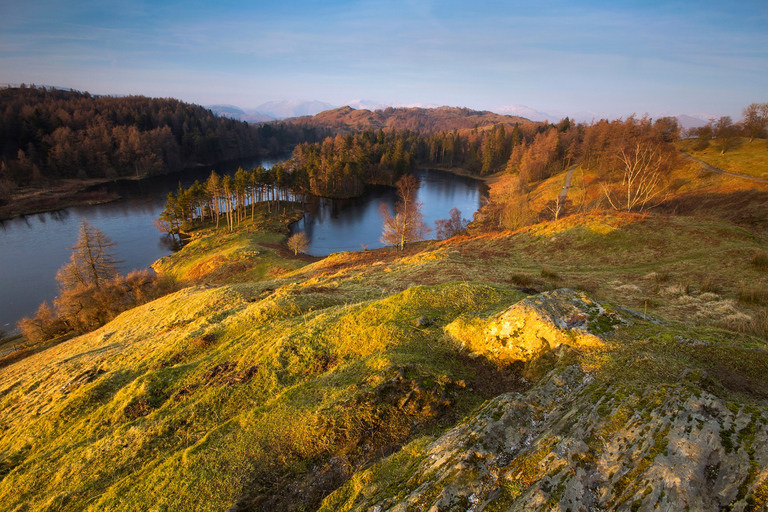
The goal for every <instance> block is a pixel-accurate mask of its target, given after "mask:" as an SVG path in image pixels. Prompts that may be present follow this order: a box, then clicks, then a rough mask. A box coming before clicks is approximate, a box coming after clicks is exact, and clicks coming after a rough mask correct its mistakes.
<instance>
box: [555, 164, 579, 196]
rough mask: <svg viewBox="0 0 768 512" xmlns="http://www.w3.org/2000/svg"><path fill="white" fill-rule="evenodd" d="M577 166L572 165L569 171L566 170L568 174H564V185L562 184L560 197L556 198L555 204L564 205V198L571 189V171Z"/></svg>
mask: <svg viewBox="0 0 768 512" xmlns="http://www.w3.org/2000/svg"><path fill="white" fill-rule="evenodd" d="M576 167H578V165H572V166H571V167H570V169H568V172H566V173H565V183H564V184H563V188H562V190H560V195H559V196H557V202H558V204H560V205H563V204H565V198H566V197H567V196H568V190H569V189H570V188H571V176H573V170H574V169H576Z"/></svg>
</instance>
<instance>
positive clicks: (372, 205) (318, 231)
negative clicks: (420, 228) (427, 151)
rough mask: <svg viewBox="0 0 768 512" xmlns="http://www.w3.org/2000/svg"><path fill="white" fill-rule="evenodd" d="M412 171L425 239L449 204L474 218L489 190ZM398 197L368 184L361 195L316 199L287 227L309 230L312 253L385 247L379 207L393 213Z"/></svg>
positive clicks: (452, 177) (476, 183)
mask: <svg viewBox="0 0 768 512" xmlns="http://www.w3.org/2000/svg"><path fill="white" fill-rule="evenodd" d="M414 174H415V176H416V177H417V178H419V182H420V183H421V185H420V187H419V193H418V196H417V200H418V201H420V202H422V203H423V207H422V210H421V211H422V213H423V214H424V221H425V222H426V223H427V226H429V227H430V228H431V229H432V232H431V234H430V237H429V238H434V236H435V221H436V220H440V219H447V218H448V216H449V212H450V211H451V208H454V207H456V208H458V209H459V210H460V211H461V213H462V217H465V218H467V219H469V220H472V215H473V214H474V213H475V212H476V211H477V210H478V208H480V206H481V202H482V201H483V199H484V198H485V197H487V195H488V193H487V187H486V185H485V183H483V182H482V181H479V180H476V179H472V178H468V177H465V176H457V175H455V174H451V173H448V172H445V171H437V170H431V169H419V170H417V171H415V172H414ZM396 202H397V191H396V190H395V189H394V188H392V187H368V190H367V193H366V194H365V195H364V196H362V197H357V198H353V199H326V198H316V199H315V200H314V201H313V202H312V203H310V204H309V206H308V211H307V213H306V215H304V218H303V219H302V220H300V221H299V222H297V223H295V224H294V225H293V226H291V233H296V232H297V231H304V232H305V233H306V234H307V237H308V238H309V241H310V243H309V249H308V250H307V253H308V254H312V255H313V256H327V255H329V254H331V253H334V252H340V251H359V250H361V249H363V248H368V249H376V248H379V247H383V246H384V244H382V243H381V242H380V241H379V237H381V231H382V219H381V215H380V214H379V207H380V205H381V204H382V203H386V204H387V205H389V207H390V212H391V213H393V214H394V205H395V203H396Z"/></svg>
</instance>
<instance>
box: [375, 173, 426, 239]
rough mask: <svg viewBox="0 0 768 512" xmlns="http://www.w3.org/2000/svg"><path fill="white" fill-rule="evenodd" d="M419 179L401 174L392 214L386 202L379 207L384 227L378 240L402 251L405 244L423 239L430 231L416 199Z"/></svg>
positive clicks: (420, 204)
mask: <svg viewBox="0 0 768 512" xmlns="http://www.w3.org/2000/svg"><path fill="white" fill-rule="evenodd" d="M418 188H419V180H417V179H416V178H414V177H413V176H410V175H409V176H403V177H402V178H400V180H398V182H397V195H398V197H399V198H400V201H398V203H397V204H396V205H395V215H392V214H391V213H390V211H389V208H388V207H387V205H386V204H382V205H381V206H380V207H379V213H380V214H381V216H382V218H383V219H384V229H383V232H382V234H381V238H380V241H381V243H383V244H387V245H396V246H398V247H400V250H401V251H402V250H403V248H404V247H405V244H406V243H408V242H415V241H418V240H423V239H424V238H426V237H427V235H428V234H429V232H430V229H429V227H428V226H427V225H426V223H425V222H424V215H423V214H422V213H421V207H422V203H420V202H418V201H416V192H417V191H418Z"/></svg>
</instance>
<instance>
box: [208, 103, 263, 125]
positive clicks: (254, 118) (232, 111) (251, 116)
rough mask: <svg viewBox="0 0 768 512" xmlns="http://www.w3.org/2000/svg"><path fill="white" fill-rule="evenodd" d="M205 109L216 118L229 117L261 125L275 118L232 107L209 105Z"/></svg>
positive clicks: (254, 110) (253, 110)
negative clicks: (209, 110)
mask: <svg viewBox="0 0 768 512" xmlns="http://www.w3.org/2000/svg"><path fill="white" fill-rule="evenodd" d="M206 108H209V109H211V112H213V113H214V114H216V115H217V116H222V117H229V118H231V119H237V120H238V121H247V122H249V123H262V122H266V121H274V120H275V118H273V117H270V116H269V115H267V114H262V113H261V112H259V111H258V110H256V109H247V110H243V109H241V108H239V107H236V106H234V105H209V106H207V107H206Z"/></svg>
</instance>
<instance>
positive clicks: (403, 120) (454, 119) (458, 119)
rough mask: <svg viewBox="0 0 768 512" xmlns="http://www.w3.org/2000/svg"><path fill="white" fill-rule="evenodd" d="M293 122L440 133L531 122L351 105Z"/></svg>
mask: <svg viewBox="0 0 768 512" xmlns="http://www.w3.org/2000/svg"><path fill="white" fill-rule="evenodd" d="M289 122H291V123H293V124H298V125H302V126H308V127H318V128H330V129H331V130H333V131H334V132H336V133H352V132H356V131H362V130H381V129H383V130H405V129H407V130H413V131H418V132H421V133H436V132H441V131H452V130H470V129H472V128H474V127H476V126H477V127H484V126H493V125H497V124H500V123H505V124H507V125H514V124H515V123H526V122H530V121H529V120H528V119H525V118H523V117H519V116H506V115H500V114H496V113H494V112H488V111H479V110H471V109H468V108H456V107H436V108H416V107H411V108H392V107H387V108H385V109H383V110H375V111H371V110H367V109H354V108H352V107H350V106H344V107H339V108H337V109H333V110H326V111H324V112H321V113H320V114H317V115H315V116H304V117H298V118H296V119H291V120H290V121H289Z"/></svg>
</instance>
